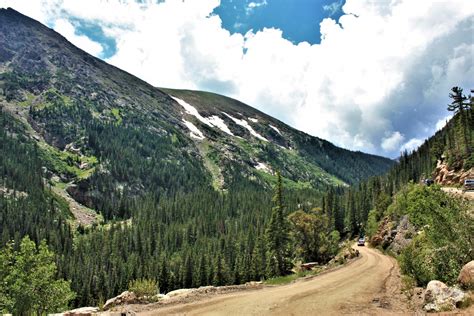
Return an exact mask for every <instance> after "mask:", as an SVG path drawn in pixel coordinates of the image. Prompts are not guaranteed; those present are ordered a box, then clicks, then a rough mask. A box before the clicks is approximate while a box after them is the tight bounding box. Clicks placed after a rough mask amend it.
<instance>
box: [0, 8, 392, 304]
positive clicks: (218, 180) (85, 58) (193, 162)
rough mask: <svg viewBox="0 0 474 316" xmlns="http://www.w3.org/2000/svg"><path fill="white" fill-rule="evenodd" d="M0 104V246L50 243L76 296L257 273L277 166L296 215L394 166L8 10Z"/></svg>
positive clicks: (0, 47) (0, 36)
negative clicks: (153, 79)
mask: <svg viewBox="0 0 474 316" xmlns="http://www.w3.org/2000/svg"><path fill="white" fill-rule="evenodd" d="M156 71H160V69H156ZM0 107H1V110H0V125H1V126H2V128H1V131H0V144H1V147H0V157H1V159H0V172H1V181H2V182H1V183H0V191H1V192H0V210H1V212H0V244H1V245H4V244H5V243H7V242H8V241H9V240H15V241H19V240H21V238H22V237H23V236H25V235H28V236H30V237H31V238H32V239H33V240H34V241H35V242H37V243H38V242H40V241H41V240H43V239H44V240H46V241H47V244H48V246H49V247H50V248H51V249H52V250H54V251H55V253H56V254H57V258H56V261H57V262H58V275H60V276H61V277H64V278H66V279H68V280H71V281H72V284H71V286H72V288H73V290H74V291H75V292H76V293H77V297H76V300H75V302H74V303H75V304H76V305H79V304H83V305H85V304H97V303H98V300H100V298H106V297H112V296H114V295H116V294H117V293H119V292H120V291H123V290H124V289H126V288H127V285H128V284H129V282H130V281H131V280H133V279H138V278H150V279H151V278H153V279H157V278H159V282H160V289H161V290H162V291H167V290H171V289H175V288H180V287H197V286H200V285H206V284H211V283H213V284H217V285H222V284H236V283H242V282H246V281H250V280H258V279H260V278H262V277H264V276H265V273H266V272H265V271H266V267H267V263H266V259H265V255H266V254H265V253H266V250H265V249H266V246H265V238H264V234H265V227H266V225H267V222H268V218H269V215H270V212H271V207H272V202H271V190H270V189H271V187H272V186H273V185H274V184H275V183H276V179H277V177H276V175H275V173H276V171H277V170H279V171H281V174H282V176H283V187H284V192H285V195H284V197H285V199H284V201H285V206H286V209H287V210H288V211H294V210H296V209H305V210H307V209H311V208H314V207H316V206H319V205H320V204H321V197H322V191H323V190H324V189H326V188H327V187H331V188H332V187H336V186H345V185H349V184H354V183H358V182H360V181H361V180H363V179H366V178H368V177H370V176H373V175H377V174H380V173H383V172H384V171H386V170H387V169H388V168H389V167H390V166H392V165H393V164H394V162H393V161H391V160H390V159H387V158H383V157H378V156H374V155H368V154H364V153H361V152H352V151H349V150H345V149H341V148H338V147H336V146H334V145H333V144H331V143H329V142H327V141H325V140H322V139H319V138H317V137H313V136H310V135H307V134H305V133H303V132H300V131H298V130H296V129H293V128H291V127H290V126H288V125H286V124H284V123H282V122H280V121H278V120H276V119H274V118H272V117H270V116H268V115H266V114H264V113H262V112H260V111H258V110H256V109H253V108H252V107H250V106H247V105H245V104H243V103H241V102H239V101H237V100H233V99H230V98H227V97H224V96H220V95H217V94H213V93H208V92H199V91H188V90H172V89H159V88H156V87H153V86H151V85H149V84H148V83H146V82H144V81H142V80H140V79H138V78H136V77H134V76H132V75H130V74H128V73H126V72H124V71H122V70H120V69H118V68H116V67H114V66H111V65H109V64H107V63H105V62H103V61H101V60H99V59H97V58H95V57H92V56H90V55H89V54H87V53H85V52H83V51H82V50H80V49H78V48H76V47H75V46H73V45H72V44H71V43H69V42H68V41H67V40H66V39H64V38H63V37H62V36H61V35H59V34H57V33H56V32H54V31H53V30H51V29H49V28H47V27H45V26H43V25H42V24H40V23H38V22H36V21H34V20H32V19H30V18H28V17H26V16H23V15H21V14H20V13H18V12H16V11H14V10H12V9H6V10H5V9H2V10H0ZM78 223H79V224H84V225H78ZM89 224H91V225H89ZM343 229H344V228H342V230H341V232H342V231H343ZM97 254H100V255H97ZM198 269H199V271H197V270H198ZM193 271H194V273H192V272H193Z"/></svg>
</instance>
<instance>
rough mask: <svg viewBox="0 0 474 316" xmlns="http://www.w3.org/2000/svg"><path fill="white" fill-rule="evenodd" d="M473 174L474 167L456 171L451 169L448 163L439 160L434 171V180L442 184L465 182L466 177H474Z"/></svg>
mask: <svg viewBox="0 0 474 316" xmlns="http://www.w3.org/2000/svg"><path fill="white" fill-rule="evenodd" d="M473 176H474V168H471V169H469V170H467V171H462V170H461V171H455V170H452V169H449V167H448V165H447V164H446V163H445V162H444V161H442V160H438V162H437V164H436V169H435V171H434V172H433V179H434V181H435V182H436V183H438V184H441V185H458V184H463V183H464V180H465V179H467V178H472V177H473Z"/></svg>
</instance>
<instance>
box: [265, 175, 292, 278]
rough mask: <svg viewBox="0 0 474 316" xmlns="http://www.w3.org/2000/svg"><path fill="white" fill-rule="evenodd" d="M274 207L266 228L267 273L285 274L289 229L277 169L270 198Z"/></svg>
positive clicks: (288, 268)
mask: <svg viewBox="0 0 474 316" xmlns="http://www.w3.org/2000/svg"><path fill="white" fill-rule="evenodd" d="M272 201H273V203H274V207H273V208H272V215H271V218H270V222H269V224H268V227H267V230H266V232H265V233H266V241H267V247H268V255H267V257H268V259H269V260H268V275H269V276H271V277H273V276H281V275H286V274H288V272H289V271H290V270H291V267H292V264H291V261H290V256H291V254H290V248H289V247H290V235H289V233H290V229H289V223H288V220H287V218H286V216H285V206H284V205H283V186H282V181H281V175H280V172H279V171H277V185H276V187H275V195H274V196H273V199H272Z"/></svg>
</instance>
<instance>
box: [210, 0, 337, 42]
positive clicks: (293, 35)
mask: <svg viewBox="0 0 474 316" xmlns="http://www.w3.org/2000/svg"><path fill="white" fill-rule="evenodd" d="M342 4H343V0H340V1H332V0H329V1H328V0H273V1H272V0H222V1H221V4H220V6H219V7H217V8H216V9H215V10H214V13H215V14H217V15H219V16H220V18H221V19H222V26H223V27H224V28H225V29H227V30H229V31H230V32H232V33H241V34H245V33H247V32H248V31H249V30H254V31H258V30H262V29H263V28H278V29H281V30H282V31H283V37H284V38H286V39H288V40H290V41H292V42H293V43H295V44H296V43H299V42H303V41H307V42H309V43H311V44H317V43H319V42H320V41H321V35H320V31H319V23H321V21H322V20H323V19H324V18H327V17H332V18H334V19H338V18H339V17H340V16H341V14H342V10H341V7H342Z"/></svg>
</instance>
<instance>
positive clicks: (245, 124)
mask: <svg viewBox="0 0 474 316" xmlns="http://www.w3.org/2000/svg"><path fill="white" fill-rule="evenodd" d="M222 113H224V114H225V115H226V116H227V117H228V118H230V119H231V120H232V121H234V122H235V124H237V125H240V126H242V127H243V128H246V129H247V130H248V131H249V132H250V134H252V135H253V136H255V137H257V138H258V139H260V140H263V141H265V142H268V140H267V139H266V138H265V137H263V136H262V135H260V134H259V133H257V132H256V131H255V130H254V129H253V128H252V126H250V125H249V122H247V121H246V120H240V119H238V118H235V117H233V116H232V115H229V114H227V113H226V112H222Z"/></svg>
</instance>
